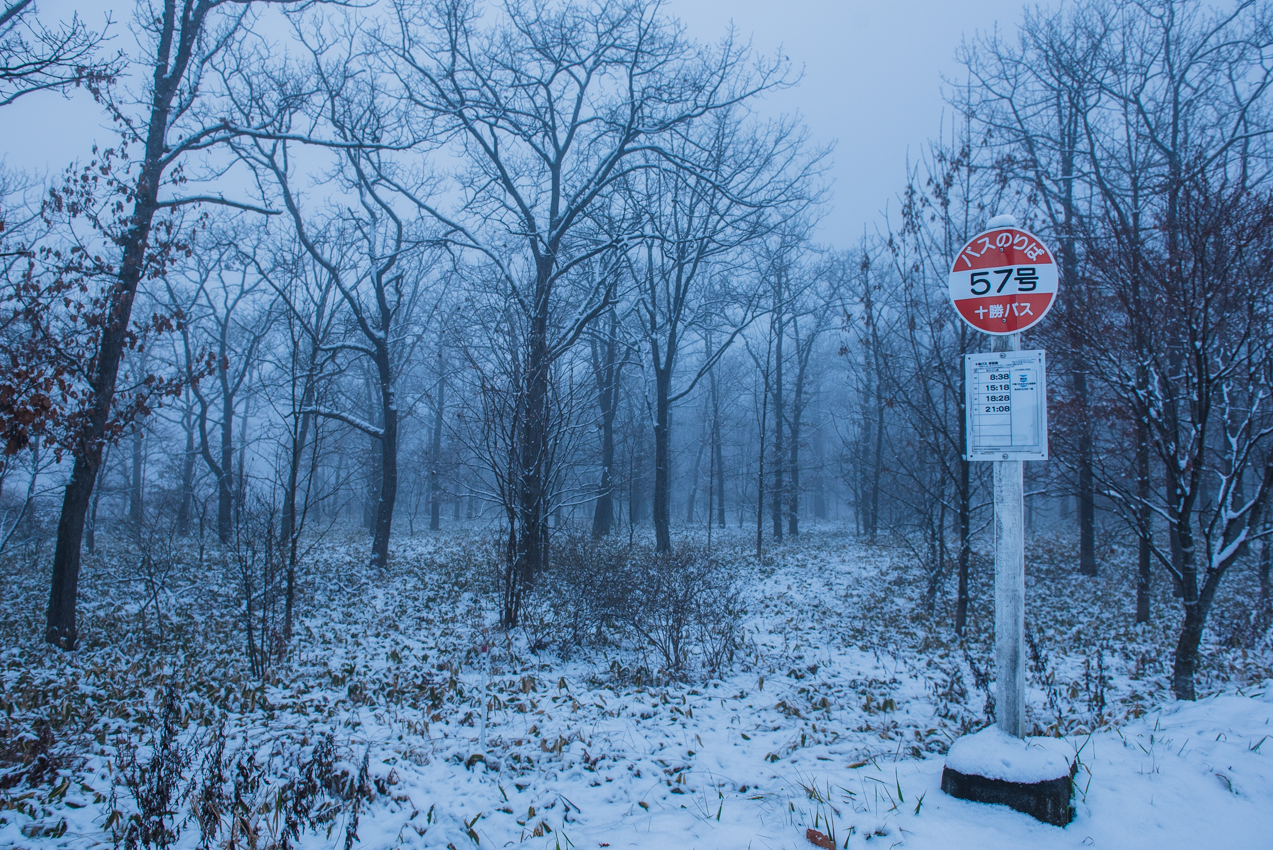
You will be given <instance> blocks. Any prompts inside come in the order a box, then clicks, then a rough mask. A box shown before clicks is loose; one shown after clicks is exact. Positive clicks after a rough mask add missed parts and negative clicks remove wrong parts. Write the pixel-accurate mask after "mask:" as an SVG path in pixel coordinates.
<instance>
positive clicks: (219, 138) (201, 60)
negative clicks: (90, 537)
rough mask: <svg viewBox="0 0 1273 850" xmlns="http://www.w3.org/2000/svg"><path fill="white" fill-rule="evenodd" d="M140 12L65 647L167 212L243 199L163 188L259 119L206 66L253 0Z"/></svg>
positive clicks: (71, 498)
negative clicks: (124, 369)
mask: <svg viewBox="0 0 1273 850" xmlns="http://www.w3.org/2000/svg"><path fill="white" fill-rule="evenodd" d="M139 14H140V20H139V28H138V33H139V38H140V39H141V41H142V43H143V48H144V50H145V57H146V58H144V59H141V60H139V61H138V63H137V64H138V68H137V71H138V73H137V74H136V76H135V77H134V78H133V79H138V80H144V83H142V85H143V90H142V91H141V92H139V93H138V96H137V98H136V100H134V101H132V102H129V101H127V100H126V99H125V98H124V96H123V95H122V94H119V95H117V94H116V93H114V92H111V91H104V92H103V99H104V101H105V103H106V106H107V109H108V111H109V112H110V113H111V115H112V116H113V117H114V118H115V119H116V122H117V126H119V127H120V132H121V133H122V135H123V139H122V143H123V145H124V146H125V148H126V149H136V150H137V156H136V158H135V159H133V160H130V161H128V162H117V163H116V168H117V170H115V171H114V172H113V174H114V176H113V177H112V180H111V183H110V185H109V191H110V192H111V194H112V196H113V197H112V198H111V199H110V201H111V202H112V203H116V204H118V205H120V207H121V215H120V217H119V218H118V219H117V220H115V221H113V222H105V223H104V226H105V227H106V228H107V230H108V233H107V234H106V237H107V239H108V240H109V242H110V243H111V244H112V245H113V247H114V248H115V249H116V250H117V251H118V255H117V256H118V258H119V259H118V260H117V261H116V262H114V263H111V264H108V265H106V266H105V267H104V268H103V270H102V272H103V274H102V276H103V277H105V278H106V279H107V282H106V283H105V289H106V291H105V292H104V294H103V296H102V300H103V302H104V307H103V312H104V316H103V321H102V323H101V332H100V334H99V335H98V337H97V338H96V340H95V343H94V345H93V349H94V350H93V352H92V357H91V362H90V363H89V364H88V365H87V369H86V373H87V374H86V380H85V383H86V388H85V389H86V392H85V404H84V408H83V411H82V415H81V416H80V417H78V420H77V426H78V427H77V431H78V433H77V435H76V438H75V445H74V448H73V455H74V459H73V462H72V468H71V474H70V477H69V479H68V481H67V485H66V492H65V496H64V498H63V502H62V513H61V517H60V519H59V520H58V531H57V546H56V549H55V551H54V555H53V570H52V582H51V588H50V592H49V608H48V617H47V626H46V630H45V637H46V639H47V640H48V641H49V642H50V643H52V644H54V645H56V646H59V647H61V648H63V649H73V648H74V647H75V644H76V640H77V638H78V630H77V625H76V598H77V595H78V590H79V575H80V546H81V540H82V537H83V533H84V521H85V517H86V515H87V513H88V509H89V504H90V501H91V498H92V494H93V487H94V484H95V483H96V481H97V473H98V471H99V470H100V468H101V463H102V451H103V448H104V447H105V444H106V442H107V440H108V439H109V438H110V431H111V420H112V407H113V402H114V400H115V390H116V383H117V379H118V375H119V367H120V363H121V361H122V360H123V357H124V353H125V351H126V349H127V348H128V344H129V340H130V336H131V334H132V328H131V326H130V324H131V319H132V312H133V302H134V300H135V299H136V296H137V289H138V286H139V285H140V284H141V282H142V280H143V279H145V278H148V277H150V276H153V275H155V274H156V273H158V272H160V271H161V270H162V269H163V267H164V265H165V264H166V263H167V262H168V261H169V260H170V259H171V256H170V255H171V249H172V248H173V247H175V246H174V245H173V244H172V241H171V240H170V239H169V238H168V235H169V233H170V232H172V231H175V229H176V228H177V226H178V222H177V221H176V220H174V219H170V218H167V217H166V216H165V214H166V213H167V212H168V211H172V210H175V209H176V208H179V207H182V206H185V205H187V204H191V203H197V202H211V203H234V202H229V201H225V200H224V199H222V198H219V197H214V196H205V195H175V196H170V197H161V193H164V191H165V190H167V191H169V192H172V191H175V190H176V189H177V187H178V186H179V185H180V181H174V180H173V179H172V174H171V172H172V171H173V169H174V168H176V167H177V166H179V165H180V164H181V163H182V162H183V161H184V160H185V159H186V158H187V156H188V155H189V154H191V153H192V152H195V151H201V150H206V149H208V148H210V147H213V146H215V145H217V144H219V143H222V142H224V141H226V140H228V139H230V138H233V137H234V136H235V135H237V134H238V133H240V132H243V131H245V130H247V131H250V130H251V129H253V128H236V127H233V126H231V125H230V124H229V123H228V122H227V121H226V120H225V119H224V117H223V116H222V115H221V114H220V113H219V112H217V111H216V110H214V109H210V108H205V106H210V104H207V101H209V100H211V99H214V98H215V97H216V95H217V93H218V91H219V88H218V82H217V80H216V79H215V76H214V75H213V74H209V73H207V72H208V70H209V68H210V67H211V66H212V64H213V62H214V61H215V60H216V59H217V58H218V57H223V56H228V55H229V54H230V53H232V52H233V50H234V48H235V46H236V45H237V43H238V42H239V41H240V39H241V36H242V33H243V32H244V31H245V23H246V22H247V21H248V20H249V19H250V16H251V14H252V5H251V4H249V3H243V2H230V0H186V2H184V3H177V2H176V0H165V2H163V3H162V4H161V5H158V6H142V7H140V8H139ZM230 64H233V63H230ZM238 205H239V206H249V205H247V204H238ZM157 217H163V220H162V222H161V235H162V237H163V238H162V239H161V240H159V241H156V240H154V239H153V238H152V237H153V236H154V235H155V225H156V218H157Z"/></svg>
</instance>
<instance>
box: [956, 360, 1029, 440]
mask: <svg viewBox="0 0 1273 850" xmlns="http://www.w3.org/2000/svg"><path fill="white" fill-rule="evenodd" d="M964 399H965V407H966V410H967V435H968V445H967V446H965V448H964V457H965V458H966V459H967V460H1047V457H1048V408H1047V370H1046V360H1045V353H1044V352H1042V351H997V352H993V353H991V354H968V355H965V356H964Z"/></svg>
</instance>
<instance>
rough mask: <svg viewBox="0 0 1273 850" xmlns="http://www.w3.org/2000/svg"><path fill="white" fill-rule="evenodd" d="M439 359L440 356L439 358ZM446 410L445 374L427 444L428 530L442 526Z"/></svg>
mask: <svg viewBox="0 0 1273 850" xmlns="http://www.w3.org/2000/svg"><path fill="white" fill-rule="evenodd" d="M439 361H440V358H439ZM445 410H446V376H445V375H443V376H440V377H439V379H438V401H437V407H436V409H435V410H434V411H433V439H432V441H431V444H430V446H429V461H430V463H429V530H430V531H439V530H441V528H442V468H441V467H442V417H443V413H444V412H445Z"/></svg>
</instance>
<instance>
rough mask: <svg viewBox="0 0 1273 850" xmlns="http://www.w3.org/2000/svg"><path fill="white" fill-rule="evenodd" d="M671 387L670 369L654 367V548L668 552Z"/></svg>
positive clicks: (669, 546)
mask: <svg viewBox="0 0 1273 850" xmlns="http://www.w3.org/2000/svg"><path fill="white" fill-rule="evenodd" d="M671 390H672V374H671V370H670V369H664V368H662V367H657V366H656V367H655V371H654V548H655V550H656V551H659V552H667V551H670V550H671V548H672V534H671V518H672V517H671V505H670V504H669V501H670V499H671V486H672V482H671V478H672V475H671V471H672V470H671V465H672V459H671V454H672V453H671V448H670V446H669V445H668V444H669V442H670V431H669V428H670V425H671V422H670V419H671V408H672V405H671V402H670V401H669V400H668V398H669V396H670V395H671Z"/></svg>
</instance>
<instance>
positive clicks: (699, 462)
mask: <svg viewBox="0 0 1273 850" xmlns="http://www.w3.org/2000/svg"><path fill="white" fill-rule="evenodd" d="M707 442H708V441H707V440H706V439H700V440H699V441H698V449H697V450H696V451H695V452H694V466H693V467H692V468H691V469H690V486H689V495H688V497H687V498H686V500H685V522H686V524H689V523H692V522H694V503H695V501H696V500H697V497H698V487H699V482H698V471H699V470H700V469H702V466H703V452H704V451H705V450H706V449H707ZM707 486H708V489H711V481H710V480H709V481H708V483H707ZM709 519H710V517H709Z"/></svg>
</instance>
